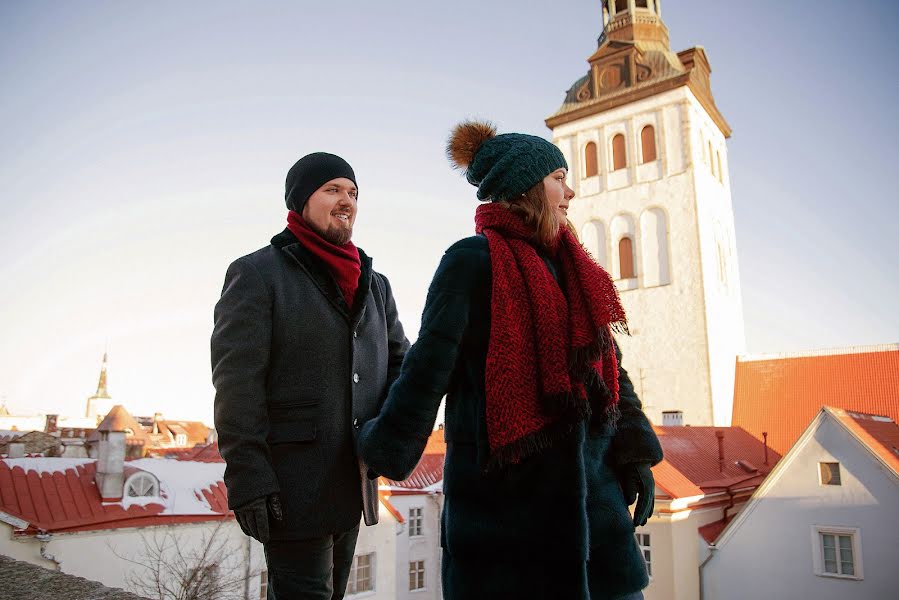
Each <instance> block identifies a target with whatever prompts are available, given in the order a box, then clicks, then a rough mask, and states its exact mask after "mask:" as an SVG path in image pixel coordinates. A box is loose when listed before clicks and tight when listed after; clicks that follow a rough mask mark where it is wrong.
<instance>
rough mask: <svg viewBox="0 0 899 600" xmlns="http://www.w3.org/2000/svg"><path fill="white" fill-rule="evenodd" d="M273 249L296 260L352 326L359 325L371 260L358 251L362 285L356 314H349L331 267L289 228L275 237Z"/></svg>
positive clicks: (367, 290)
mask: <svg viewBox="0 0 899 600" xmlns="http://www.w3.org/2000/svg"><path fill="white" fill-rule="evenodd" d="M272 246H274V247H275V249H277V250H279V251H281V252H283V253H284V254H286V255H287V256H289V257H290V258H291V259H293V260H294V262H296V263H297V264H298V265H299V266H300V267H301V268H303V269H304V270H305V271H306V272H307V273H308V274H309V277H310V279H312V281H313V282H314V283H315V285H316V286H317V287H318V289H319V290H320V291H321V293H322V294H323V295H324V296H325V298H327V299H328V301H329V302H330V303H331V304H332V305H334V308H336V309H337V310H338V311H339V312H340V313H341V314H342V315H343V316H344V317H346V318H347V319H348V320H350V321H351V322H352V323H353V325H354V326H355V325H356V324H358V323H359V321H360V320H361V319H362V317H363V315H364V314H365V298H366V296H368V292H369V289H370V288H371V274H372V268H371V265H372V260H371V258H370V257H369V256H368V255H367V254H366V253H365V252H363V251H362V248H359V247H358V246H357V247H356V248H357V249H358V250H359V260H360V261H361V263H362V264H361V267H362V272H361V274H360V275H359V286H358V287H357V288H356V297H355V298H354V299H353V311H352V313H350V311H349V308H348V307H347V304H346V300H344V298H343V294H342V293H341V291H340V287H339V286H338V285H337V282H336V281H335V280H334V277H332V276H331V273H330V272H329V271H328V268H327V267H326V266H325V265H324V264H323V263H322V262H321V261H320V260H319V259H317V258H316V257H315V256H314V255H313V254H312V253H311V252H309V251H308V250H307V249H306V248H304V247H303V245H302V244H301V243H300V242H299V241H297V238H296V236H294V235H293V234H292V233H291V232H290V229H286V228H285V229H284V231H282V232H281V233H279V234H278V235H276V236H275V237H273V238H272Z"/></svg>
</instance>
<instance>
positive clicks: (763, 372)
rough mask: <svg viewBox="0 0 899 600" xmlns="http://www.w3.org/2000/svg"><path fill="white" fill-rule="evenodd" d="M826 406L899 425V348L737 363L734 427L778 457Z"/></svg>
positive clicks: (837, 351) (809, 354) (880, 347)
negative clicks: (764, 438) (882, 417)
mask: <svg viewBox="0 0 899 600" xmlns="http://www.w3.org/2000/svg"><path fill="white" fill-rule="evenodd" d="M825 405H827V406H833V407H837V408H843V409H846V410H851V411H858V412H864V413H870V414H876V415H885V416H888V417H890V418H891V419H893V420H894V421H897V420H899V345H897V344H890V345H883V346H867V347H860V348H846V349H842V350H833V351H821V352H811V353H807V354H804V355H782V356H772V357H758V358H752V357H739V358H738V359H737V365H736V373H735V380H734V409H733V421H732V425H735V426H739V427H742V428H743V429H745V430H746V431H748V432H750V433H751V434H752V435H753V436H755V437H756V438H757V439H759V440H761V439H762V432H765V431H766V432H768V445H769V446H770V447H772V448H774V449H775V450H777V451H778V452H779V453H781V454H784V453H786V451H787V450H789V449H790V447H791V446H792V445H793V443H794V442H795V441H796V439H797V438H798V437H799V436H800V435H801V434H802V432H803V431H804V430H805V428H806V427H807V426H808V424H809V423H811V421H812V419H814V418H815V415H817V414H818V411H820V410H821V408H822V407H823V406H825Z"/></svg>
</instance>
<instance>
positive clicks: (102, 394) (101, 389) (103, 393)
mask: <svg viewBox="0 0 899 600" xmlns="http://www.w3.org/2000/svg"><path fill="white" fill-rule="evenodd" d="M108 363H109V361H108V359H107V353H106V352H104V353H103V364H102V365H101V366H100V380H99V381H98V382H97V393H96V394H94V398H110V397H111V396H110V395H109V392H108V391H107V390H106V367H107V364H108Z"/></svg>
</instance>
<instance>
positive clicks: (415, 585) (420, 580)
mask: <svg viewBox="0 0 899 600" xmlns="http://www.w3.org/2000/svg"><path fill="white" fill-rule="evenodd" d="M423 589H425V561H423V560H413V561H409V591H411V592H414V591H415V590H423Z"/></svg>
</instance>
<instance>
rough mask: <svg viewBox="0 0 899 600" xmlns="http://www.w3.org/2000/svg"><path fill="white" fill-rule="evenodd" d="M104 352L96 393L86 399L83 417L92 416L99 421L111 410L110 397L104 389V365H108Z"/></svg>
mask: <svg viewBox="0 0 899 600" xmlns="http://www.w3.org/2000/svg"><path fill="white" fill-rule="evenodd" d="M108 364H109V363H108V360H107V358H106V352H104V353H103V364H102V365H101V366H100V380H99V381H98V382H97V391H96V393H95V394H94V395H93V396H91V397H90V398H88V399H87V410H85V413H84V416H85V417H94V418H96V419H97V421H98V422H99V420H100V419H102V418H103V417H105V416H106V415H107V413H109V411H110V410H112V397H111V396H110V395H109V392H108V391H107V390H106V367H107V366H108Z"/></svg>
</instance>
